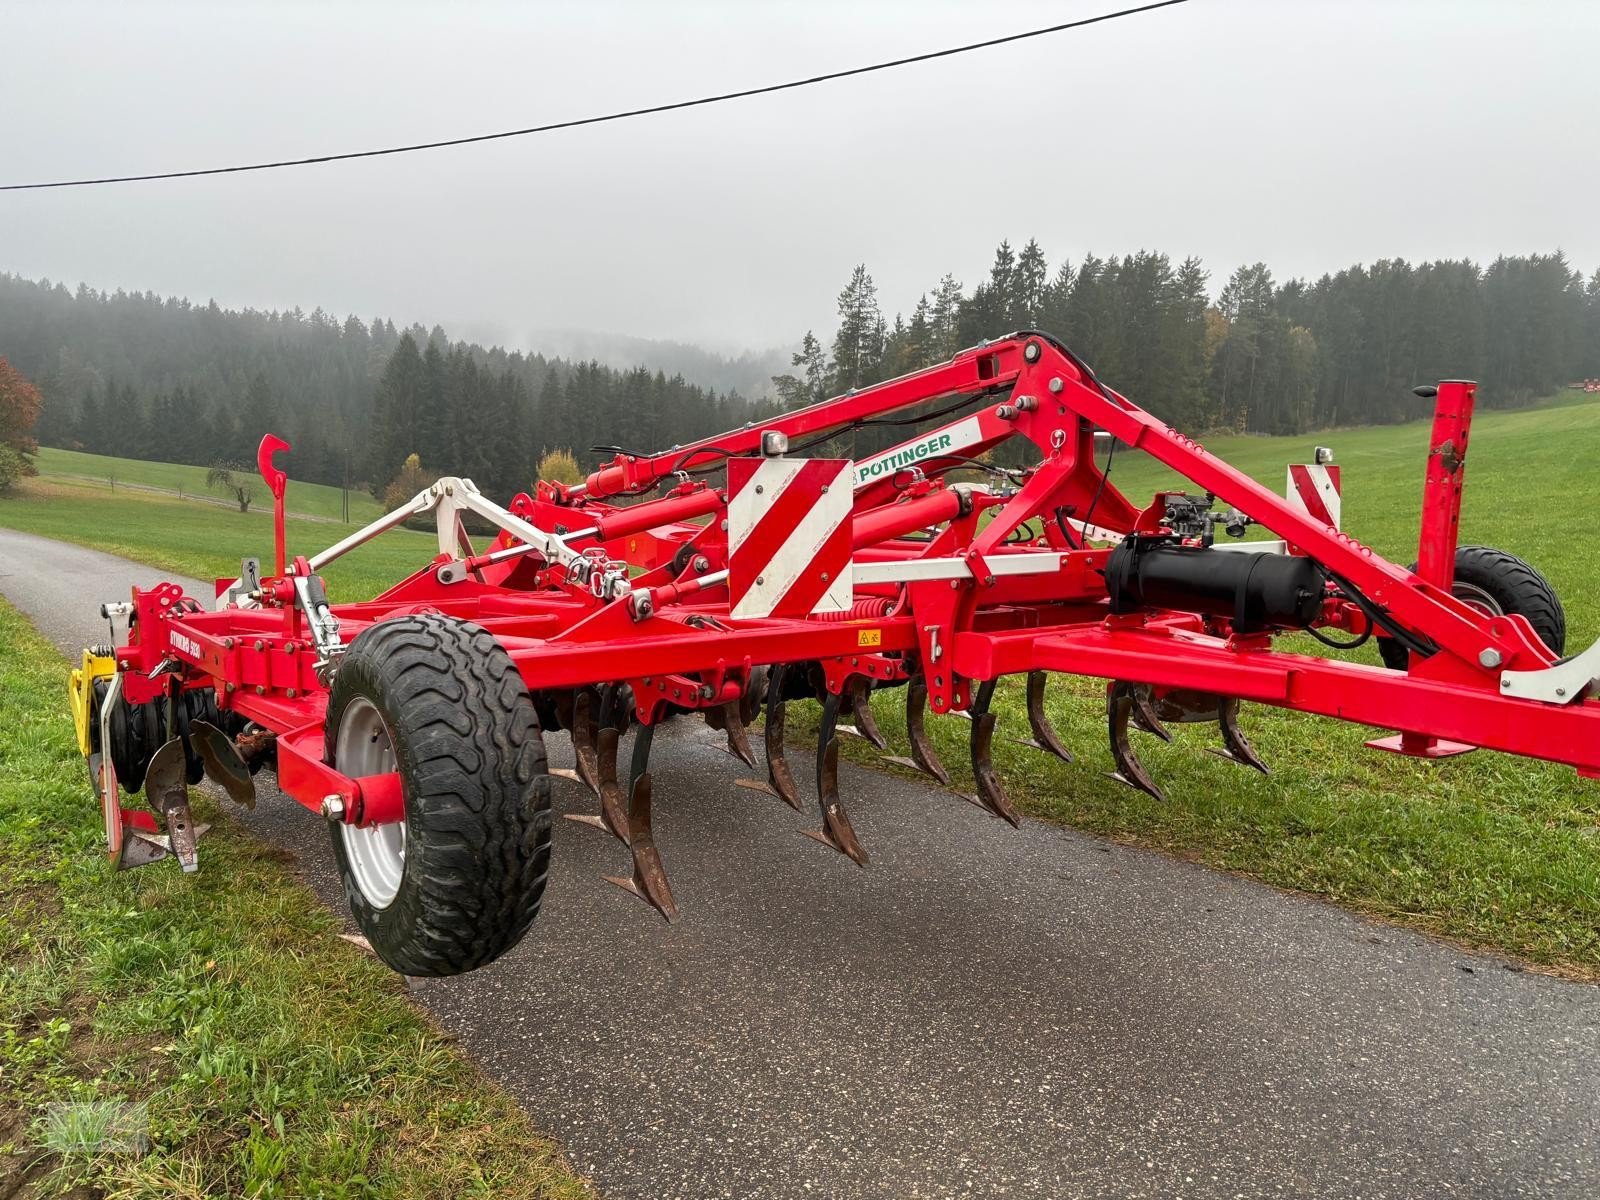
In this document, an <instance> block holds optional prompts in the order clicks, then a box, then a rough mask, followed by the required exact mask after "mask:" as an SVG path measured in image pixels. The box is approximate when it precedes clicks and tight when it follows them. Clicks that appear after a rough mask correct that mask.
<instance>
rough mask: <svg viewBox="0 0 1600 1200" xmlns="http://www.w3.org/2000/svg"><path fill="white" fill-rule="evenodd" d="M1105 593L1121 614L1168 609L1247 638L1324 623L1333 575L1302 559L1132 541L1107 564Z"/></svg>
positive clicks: (1286, 555) (1118, 549) (1140, 540)
mask: <svg viewBox="0 0 1600 1200" xmlns="http://www.w3.org/2000/svg"><path fill="white" fill-rule="evenodd" d="M1106 590H1107V592H1108V593H1109V594H1110V596H1111V611H1112V612H1114V613H1131V612H1138V611H1140V610H1142V609H1151V608H1165V609H1174V610H1176V611H1178V612H1195V613H1205V614H1207V615H1209V616H1213V617H1224V618H1226V619H1227V620H1229V621H1231V622H1232V623H1233V627H1234V628H1235V629H1236V630H1239V631H1241V632H1250V631H1255V630H1260V629H1268V628H1290V629H1305V628H1307V627H1308V626H1310V625H1311V624H1313V623H1314V622H1315V621H1316V619H1317V617H1318V616H1319V615H1321V612H1322V601H1323V597H1324V595H1325V594H1326V592H1327V575H1326V573H1325V572H1324V571H1323V569H1322V567H1320V566H1319V565H1318V564H1317V563H1315V562H1314V561H1312V560H1311V559H1309V558H1304V557H1300V556H1297V555H1288V554H1271V553H1261V554H1252V553H1250V552H1248V551H1234V550H1214V549H1211V548H1209V547H1203V546H1180V545H1177V544H1175V543H1173V542H1170V541H1156V540H1151V539H1148V538H1138V537H1129V538H1125V539H1124V540H1123V541H1122V543H1121V544H1120V545H1119V546H1117V548H1116V549H1115V550H1113V551H1112V552H1111V556H1110V558H1108V559H1107V560H1106Z"/></svg>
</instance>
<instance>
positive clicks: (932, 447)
mask: <svg viewBox="0 0 1600 1200" xmlns="http://www.w3.org/2000/svg"><path fill="white" fill-rule="evenodd" d="M981 441H983V426H982V425H981V424H979V423H978V418H977V417H968V418H966V420H964V421H957V422H956V423H955V424H954V425H947V426H945V427H944V428H943V429H936V430H934V431H933V432H932V433H929V434H924V435H923V436H922V437H920V438H918V439H917V440H916V441H914V442H906V443H905V444H904V445H900V446H895V447H894V448H893V449H890V450H885V451H884V452H883V453H882V454H880V455H878V456H877V457H876V458H869V459H867V460H866V461H865V462H860V463H857V464H856V487H862V486H864V485H866V484H869V483H872V482H874V481H876V480H879V479H883V478H885V477H886V476H889V475H893V474H894V473H895V472H896V471H900V470H903V469H904V468H906V467H914V466H916V465H917V464H918V463H920V462H923V461H924V460H926V459H930V458H940V457H942V456H944V455H947V454H955V453H957V452H958V451H961V450H965V449H966V448H967V447H969V446H976V445H977V444H978V443H979V442H981Z"/></svg>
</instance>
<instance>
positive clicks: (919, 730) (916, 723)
mask: <svg viewBox="0 0 1600 1200" xmlns="http://www.w3.org/2000/svg"><path fill="white" fill-rule="evenodd" d="M927 713H928V681H927V680H926V679H924V678H923V677H922V675H921V674H916V675H913V676H912V677H911V679H910V680H909V681H908V682H907V683H906V739H907V740H908V741H909V742H910V743H911V757H910V758H901V757H899V756H898V755H886V756H885V757H884V762H892V763H894V764H895V765H896V766H901V767H910V768H912V769H913V770H916V771H921V772H922V773H923V774H924V775H931V776H932V777H933V778H935V779H937V780H938V781H939V782H940V783H942V784H944V786H945V787H949V786H950V772H948V771H946V770H945V769H944V764H943V763H942V762H940V761H939V752H938V751H937V750H935V749H934V748H933V739H932V738H930V737H929V736H928V728H927Z"/></svg>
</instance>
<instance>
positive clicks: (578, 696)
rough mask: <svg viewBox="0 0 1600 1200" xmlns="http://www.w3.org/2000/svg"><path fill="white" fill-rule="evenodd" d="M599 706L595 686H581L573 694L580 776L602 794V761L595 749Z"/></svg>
mask: <svg viewBox="0 0 1600 1200" xmlns="http://www.w3.org/2000/svg"><path fill="white" fill-rule="evenodd" d="M598 707H599V703H598V697H597V696H596V694H595V690H594V689H593V688H589V687H585V688H579V689H578V690H577V691H576V692H574V693H573V696H572V724H571V733H572V753H573V756H574V757H575V758H576V760H577V766H578V778H579V779H581V780H582V781H583V782H584V783H586V784H588V785H589V790H590V791H592V792H594V793H595V795H597V796H598V795H599V794H600V762H599V756H598V752H597V751H596V749H595V740H594V739H595V720H594V718H595V709H597V708H598Z"/></svg>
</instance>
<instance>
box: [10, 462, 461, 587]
mask: <svg viewBox="0 0 1600 1200" xmlns="http://www.w3.org/2000/svg"><path fill="white" fill-rule="evenodd" d="M0 525H4V526H8V527H10V528H12V529H22V530H26V531H27V532H29V533H37V534H39V535H40V536H42V537H50V538H58V539H60V540H61V541H65V542H76V543H77V544H78V545H80V546H89V547H92V548H93V549H96V550H104V551H105V552H106V553H108V554H118V555H121V556H123V557H125V558H132V559H136V560H137V561H139V562H146V563H149V564H151V565H152V566H156V567H160V568H162V569H163V570H167V571H173V572H176V573H178V574H180V575H191V576H194V577H195V578H197V579H204V580H210V579H216V578H220V577H223V576H226V577H227V578H229V579H233V578H235V577H236V576H237V575H238V574H239V560H240V559H241V558H243V557H244V556H246V555H255V556H257V557H258V558H260V559H261V560H262V561H263V563H270V560H271V558H272V514H271V512H270V511H251V512H248V513H240V512H237V511H235V510H233V509H227V508H213V507H211V506H210V505H203V504H186V503H184V502H182V501H179V500H174V499H170V498H167V497H163V496H158V495H151V494H149V493H145V492H123V491H119V492H116V493H115V494H114V495H113V494H112V493H108V492H103V491H96V490H94V489H92V488H85V487H81V486H79V485H77V484H76V483H73V482H72V481H69V480H65V479H60V478H49V477H45V476H41V477H40V478H37V479H27V480H24V481H23V482H22V483H21V484H20V485H19V486H18V487H17V489H16V491H15V492H14V493H13V494H12V495H10V496H6V497H0ZM284 528H285V532H286V534H287V538H288V544H289V553H290V554H291V555H294V554H305V555H307V556H308V557H309V556H310V555H312V554H314V553H316V552H317V551H318V550H321V549H323V548H324V547H325V546H328V545H330V544H331V543H333V542H335V541H337V540H338V539H339V538H340V537H342V536H343V535H344V533H345V530H344V529H343V528H342V527H340V526H337V525H329V524H326V523H324V522H320V521H297V520H295V519H294V518H293V517H291V518H289V519H288V521H286V522H285V525H284ZM438 549H439V545H438V541H437V539H436V538H434V537H433V536H432V535H429V534H423V533H415V532H412V531H411V530H406V529H396V530H391V531H390V532H388V533H386V534H384V535H383V536H382V537H380V538H377V539H376V540H374V541H371V542H369V543H367V544H366V545H365V546H362V547H361V548H360V549H358V550H353V551H351V552H350V553H349V554H348V555H346V556H345V557H344V558H341V559H340V560H339V561H337V562H336V563H334V564H333V565H332V566H330V567H329V568H328V570H327V571H326V577H327V581H328V589H329V592H330V594H331V595H332V596H333V598H334V599H335V600H341V601H342V600H366V599H370V598H371V597H372V596H374V595H376V594H377V593H378V592H380V591H382V590H383V589H384V588H386V587H389V586H390V585H392V584H394V583H397V582H399V581H400V580H401V579H403V578H405V576H407V575H409V574H411V573H412V572H413V571H416V570H419V569H420V568H422V567H423V566H425V565H426V564H427V562H428V560H429V559H431V558H432V557H433V556H434V555H435V554H436V553H438ZM269 569H270V568H269ZM91 599H92V598H91ZM200 599H202V600H207V599H209V597H200Z"/></svg>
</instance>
